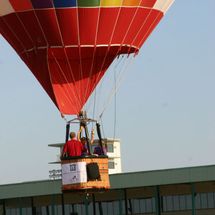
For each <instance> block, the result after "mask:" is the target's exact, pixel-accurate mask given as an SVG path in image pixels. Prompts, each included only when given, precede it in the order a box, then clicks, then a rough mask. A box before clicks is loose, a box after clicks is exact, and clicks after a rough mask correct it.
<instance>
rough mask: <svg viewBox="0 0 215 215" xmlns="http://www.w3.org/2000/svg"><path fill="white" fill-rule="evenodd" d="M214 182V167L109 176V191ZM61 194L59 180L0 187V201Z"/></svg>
mask: <svg viewBox="0 0 215 215" xmlns="http://www.w3.org/2000/svg"><path fill="white" fill-rule="evenodd" d="M214 180H215V165H210V166H199V167H186V168H177V169H165V170H154V171H143V172H130V173H119V174H114V175H110V183H111V189H123V188H134V187H145V186H155V185H169V184H181V183H192V182H206V181H214ZM60 193H61V180H44V181H32V182H23V183H17V184H7V185H0V199H9V198H18V197H29V196H41V195H51V194H60Z"/></svg>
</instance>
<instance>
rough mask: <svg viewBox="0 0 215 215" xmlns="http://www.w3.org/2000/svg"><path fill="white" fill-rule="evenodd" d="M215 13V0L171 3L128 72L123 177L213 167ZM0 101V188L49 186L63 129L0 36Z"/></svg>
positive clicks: (107, 124)
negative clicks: (45, 181)
mask: <svg viewBox="0 0 215 215" xmlns="http://www.w3.org/2000/svg"><path fill="white" fill-rule="evenodd" d="M214 11H215V1H214V0H175V3H174V4H173V6H172V7H171V9H170V10H169V11H168V13H167V14H166V16H165V17H164V19H163V20H162V21H161V23H160V24H159V26H158V27H157V28H156V30H155V31H154V32H153V33H152V35H151V36H150V38H149V39H148V40H147V42H146V43H145V45H144V46H143V47H142V49H141V51H140V53H139V55H138V56H137V57H136V58H135V60H134V61H133V63H132V64H131V65H130V67H129V71H128V72H127V73H126V77H125V79H124V81H123V83H122V85H121V87H120V90H119V91H118V93H117V102H116V106H117V114H116V122H117V123H116V137H117V138H120V139H121V156H122V167H123V171H124V172H128V171H144V170H154V169H167V168H177V167H186V166H199V165H209V164H214V163H215V156H214V151H215V96H214V92H215V21H214V20H215V13H214ZM104 86H105V85H104ZM0 101H1V102H0V110H1V111H0V147H1V150H0V170H1V174H0V175H1V176H0V184H6V183H16V182H21V181H31V180H41V179H47V178H48V175H49V173H48V171H49V170H50V169H53V168H57V167H56V166H54V165H50V164H48V162H51V161H54V160H55V159H56V154H57V151H56V150H55V149H53V148H49V147H48V144H50V143H58V142H63V141H64V135H65V134H64V133H65V122H64V121H63V120H62V118H61V117H60V114H59V112H58V110H57V109H56V107H55V106H54V104H53V103H52V101H51V100H50V99H49V97H48V96H47V94H46V93H45V92H44V91H43V89H42V88H41V86H40V85H39V84H38V82H37V81H36V80H35V78H34V77H33V75H32V74H31V72H30V71H29V70H28V68H27V67H26V66H25V65H24V63H23V62H22V61H21V60H20V58H19V57H18V56H17V54H16V53H15V52H14V51H13V50H12V49H11V47H10V46H9V45H8V44H7V42H6V41H5V40H4V39H3V38H2V37H0ZM114 105H115V104H114V102H113V103H112V105H110V106H109V107H108V109H107V111H106V112H105V113H104V117H103V125H104V130H105V134H106V137H112V136H113V135H114V129H113V127H114Z"/></svg>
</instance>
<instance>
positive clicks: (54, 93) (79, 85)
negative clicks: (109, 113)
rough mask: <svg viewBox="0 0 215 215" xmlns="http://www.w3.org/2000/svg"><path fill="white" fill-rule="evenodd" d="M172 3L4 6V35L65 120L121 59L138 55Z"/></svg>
mask: <svg viewBox="0 0 215 215" xmlns="http://www.w3.org/2000/svg"><path fill="white" fill-rule="evenodd" d="M172 2H173V0H0V33H1V34H2V35H3V36H4V38H5V39H6V40H7V41H8V42H9V43H10V45H11V46H12V47H13V48H14V49H15V50H16V52H17V53H18V55H19V56H20V57H21V58H22V60H23V61H24V62H25V63H26V65H27V66H28V67H29V68H30V70H31V71H32V73H33V74H34V76H35V77H36V78H37V80H38V81H39V82H40V84H41V85H42V87H43V88H44V89H45V91H46V92H47V93H48V95H49V96H50V98H51V99H52V101H53V102H54V103H55V104H56V106H57V107H58V109H59V110H60V112H61V113H63V114H77V113H78V112H79V111H80V110H81V109H82V107H83V106H84V104H85V103H86V101H87V99H88V98H89V96H90V95H91V93H92V92H93V90H94V89H95V87H96V85H97V84H98V82H99V81H100V80H101V78H102V77H103V75H104V73H105V72H106V70H107V69H108V67H109V66H110V64H111V63H112V62H113V60H114V59H115V58H116V57H117V56H118V55H120V54H130V53H135V52H138V51H139V49H140V47H141V46H142V45H143V43H144V42H145V40H146V39H147V38H148V36H149V35H150V33H151V32H152V31H153V29H154V28H155V27H156V25H157V24H158V23H159V21H160V20H161V18H162V17H163V16H164V14H165V12H166V11H167V9H168V8H169V6H170V5H171V4H172Z"/></svg>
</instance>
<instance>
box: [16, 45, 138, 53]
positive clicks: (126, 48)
mask: <svg viewBox="0 0 215 215" xmlns="http://www.w3.org/2000/svg"><path fill="white" fill-rule="evenodd" d="M62 48H63V49H68V48H74V49H77V48H81V49H84V48H86V49H87V48H94V49H100V50H101V49H106V50H107V48H108V51H109V50H113V51H114V52H115V51H117V52H118V54H117V55H120V54H132V53H136V52H138V51H139V48H138V47H137V46H134V45H129V44H97V45H67V46H39V47H33V48H31V49H27V50H24V51H22V52H21V53H20V54H26V53H29V52H32V51H37V50H44V49H62Z"/></svg>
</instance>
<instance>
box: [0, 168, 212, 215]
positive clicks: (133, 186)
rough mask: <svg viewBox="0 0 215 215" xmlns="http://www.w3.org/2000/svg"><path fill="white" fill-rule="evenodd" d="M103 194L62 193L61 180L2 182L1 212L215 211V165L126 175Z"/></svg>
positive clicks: (195, 214) (164, 214)
mask: <svg viewBox="0 0 215 215" xmlns="http://www.w3.org/2000/svg"><path fill="white" fill-rule="evenodd" d="M110 182H111V189H110V190H109V191H107V192H101V193H91V194H88V195H87V194H86V193H62V192H61V180H46V181H34V182H25V183H19V184H8V185H0V215H131V214H132V215H145V214H146V215H214V214H215V165H211V166H200V167H189V168H178V169H167V170H155V171H144V172H133V173H120V174H113V175H111V176H110Z"/></svg>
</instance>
